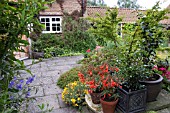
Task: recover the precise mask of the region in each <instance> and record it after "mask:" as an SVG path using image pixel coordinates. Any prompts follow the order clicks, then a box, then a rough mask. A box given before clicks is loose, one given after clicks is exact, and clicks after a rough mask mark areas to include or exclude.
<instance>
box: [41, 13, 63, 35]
mask: <svg viewBox="0 0 170 113" xmlns="http://www.w3.org/2000/svg"><path fill="white" fill-rule="evenodd" d="M39 19H40V22H41V24H44V26H45V29H44V30H43V31H42V33H61V32H62V29H61V22H62V18H61V16H40V18H39Z"/></svg>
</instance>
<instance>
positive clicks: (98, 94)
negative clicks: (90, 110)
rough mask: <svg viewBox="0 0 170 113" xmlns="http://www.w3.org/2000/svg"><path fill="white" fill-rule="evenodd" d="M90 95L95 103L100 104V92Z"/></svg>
mask: <svg viewBox="0 0 170 113" xmlns="http://www.w3.org/2000/svg"><path fill="white" fill-rule="evenodd" d="M90 96H91V100H92V102H93V104H100V98H101V94H100V93H90Z"/></svg>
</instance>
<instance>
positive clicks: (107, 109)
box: [100, 99, 118, 113]
mask: <svg viewBox="0 0 170 113" xmlns="http://www.w3.org/2000/svg"><path fill="white" fill-rule="evenodd" d="M100 103H101V105H102V109H103V113H114V112H115V108H116V105H117V103H118V99H117V100H116V101H112V102H107V101H104V100H102V99H100Z"/></svg>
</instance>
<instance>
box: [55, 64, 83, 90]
mask: <svg viewBox="0 0 170 113" xmlns="http://www.w3.org/2000/svg"><path fill="white" fill-rule="evenodd" d="M81 68H82V67H76V68H73V69H71V70H69V71H67V72H66V73H64V74H62V75H61V76H60V78H59V79H58V82H57V85H58V86H59V87H60V88H62V89H64V87H65V86H66V85H67V84H68V83H71V82H74V81H77V80H78V76H77V75H78V72H79V71H80V69H81Z"/></svg>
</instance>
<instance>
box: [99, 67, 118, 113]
mask: <svg viewBox="0 0 170 113" xmlns="http://www.w3.org/2000/svg"><path fill="white" fill-rule="evenodd" d="M118 71H119V69H118V68H114V69H113V70H112V72H111V74H108V75H107V77H105V78H104V79H102V80H101V82H102V90H103V91H102V93H101V98H100V103H101V105H102V110H103V113H114V111H115V108H116V105H117V103H118V100H119V95H118V93H117V88H118V86H119V79H118V77H117V75H116V74H117V72H118ZM108 73H110V72H108Z"/></svg>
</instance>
